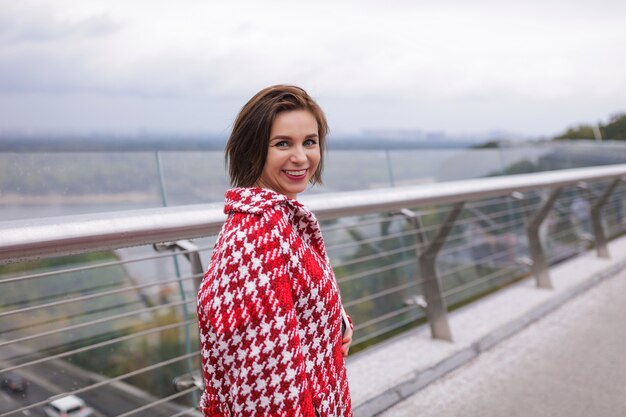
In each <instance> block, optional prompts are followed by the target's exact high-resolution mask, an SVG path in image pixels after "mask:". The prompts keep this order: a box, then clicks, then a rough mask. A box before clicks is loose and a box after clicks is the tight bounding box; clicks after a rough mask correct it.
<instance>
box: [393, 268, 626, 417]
mask: <svg viewBox="0 0 626 417" xmlns="http://www.w3.org/2000/svg"><path fill="white" fill-rule="evenodd" d="M625 299H626V273H625V272H622V273H620V274H619V275H617V276H615V277H613V278H610V279H608V280H606V281H604V282H602V283H601V284H599V285H597V286H596V287H594V288H593V289H591V290H590V291H588V292H586V293H584V294H581V295H578V296H577V297H576V298H574V299H573V300H571V301H569V302H568V303H566V304H565V305H563V306H562V307H560V308H559V309H558V310H556V311H555V312H553V313H551V314H549V315H548V316H546V317H544V318H542V319H540V320H538V321H537V322H535V323H533V324H531V325H530V326H529V327H527V328H525V329H524V330H522V331H521V332H519V333H517V334H516V335H514V336H512V337H511V338H509V339H507V340H506V341H504V342H502V343H500V344H498V345H497V346H496V347H494V348H492V349H491V350H489V351H487V352H485V353H483V354H482V355H480V356H478V357H477V358H475V359H473V360H471V361H470V362H469V363H467V364H466V365H464V366H462V367H460V368H458V369H456V370H454V371H453V372H451V373H449V374H448V375H446V376H444V377H443V378H441V379H439V380H438V381H436V382H434V383H433V384H431V385H429V386H428V387H426V388H425V389H423V390H421V391H419V392H417V393H416V394H414V395H413V396H411V397H410V398H409V399H407V400H405V401H403V402H401V403H399V404H398V405H396V406H394V407H393V408H391V409H390V410H388V411H387V412H385V413H384V414H382V416H385V417H416V416H419V417H429V416H437V417H447V416H449V417H453V416H454V417H457V416H468V417H472V416H480V417H490V416H493V417H502V416H512V417H514V416H519V417H544V416H545V417H548V416H568V417H596V416H597V417H612V416H616V417H617V416H620V417H622V416H625V415H626V303H625V302H624V300H625Z"/></svg>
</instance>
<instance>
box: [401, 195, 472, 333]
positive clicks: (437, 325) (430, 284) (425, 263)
mask: <svg viewBox="0 0 626 417" xmlns="http://www.w3.org/2000/svg"><path fill="white" fill-rule="evenodd" d="M464 205H465V202H461V203H456V204H455V205H454V206H453V207H452V209H451V210H450V212H449V213H448V215H447V216H446V218H445V219H444V220H443V222H442V223H441V226H440V227H439V230H438V231H437V234H436V235H435V236H434V237H433V239H432V241H431V242H430V243H429V245H428V246H427V247H426V249H424V250H423V251H420V248H419V245H418V248H417V249H416V253H417V256H418V259H419V266H420V271H421V274H422V283H423V284H422V288H423V292H424V298H425V301H426V303H425V310H426V317H427V318H428V324H429V326H430V331H431V335H432V337H433V338H434V339H442V340H447V341H450V342H452V341H453V339H452V332H451V331H450V325H449V324H448V307H447V306H446V301H445V299H444V297H443V292H442V290H441V283H440V282H439V277H438V275H437V266H436V261H437V255H438V254H439V251H440V250H441V248H442V247H443V245H444V243H445V242H446V238H447V237H448V234H449V233H450V231H451V230H452V227H454V223H455V222H456V219H457V218H458V217H459V215H460V214H461V211H462V210H463V206H464ZM409 212H410V210H406V209H403V210H402V211H401V213H402V214H404V215H405V216H407V217H408V218H409V219H410V221H411V222H412V224H413V225H414V228H415V233H416V237H417V239H418V241H419V242H420V243H423V242H424V236H423V232H422V228H421V224H420V222H419V219H417V218H416V216H415V215H414V213H413V215H409ZM411 213H412V212H411ZM420 252H421V253H420Z"/></svg>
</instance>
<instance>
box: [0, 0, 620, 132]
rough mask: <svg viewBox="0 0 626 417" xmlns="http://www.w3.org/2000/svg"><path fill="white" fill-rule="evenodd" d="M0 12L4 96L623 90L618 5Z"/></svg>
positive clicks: (530, 96)
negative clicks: (272, 89) (292, 87)
mask: <svg viewBox="0 0 626 417" xmlns="http://www.w3.org/2000/svg"><path fill="white" fill-rule="evenodd" d="M0 2H2V8H1V9H0V45H1V46H2V52H1V53H0V94H2V91H4V92H5V94H6V93H8V92H11V94H15V93H16V92H20V91H21V92H28V93H30V94H50V93H63V94H66V93H77V94H78V93H80V94H84V93H88V94H94V93H95V94H104V95H121V96H137V97H160V98H163V99H166V98H167V97H176V100H177V103H180V102H181V100H183V101H184V98H185V97H189V100H191V101H193V102H194V103H197V102H198V99H199V98H200V99H201V98H203V97H204V98H211V97H213V98H215V97H233V96H235V97H248V96H250V95H251V94H253V93H254V92H255V91H256V90H258V89H259V88H262V87H263V86H266V85H269V84H274V83H279V82H289V83H295V84H301V85H303V86H305V87H306V88H307V89H309V90H310V91H311V92H312V93H313V94H314V95H315V96H317V97H320V98H324V99H326V100H328V101H332V100H335V99H337V100H351V99H359V98H362V99H368V98H372V97H378V98H385V99H388V100H391V101H394V102H396V103H401V102H402V103H408V104H409V107H411V106H413V107H415V106H418V107H420V108H422V106H424V107H426V109H424V110H421V111H424V112H426V113H427V114H431V116H432V117H433V118H434V119H440V117H439V116H438V115H434V113H432V112H431V113H428V112H429V110H428V108H429V107H431V108H441V109H445V108H448V109H458V108H465V106H471V105H475V106H478V108H486V107H484V106H487V105H488V106H490V107H489V108H490V109H491V108H493V109H494V110H495V111H497V109H498V107H499V106H498V103H502V104H504V103H515V102H519V103H520V104H519V106H521V107H524V108H526V107H527V104H526V103H543V104H545V105H558V103H559V102H560V101H561V102H565V101H568V100H570V101H571V100H584V97H587V98H592V99H594V100H596V99H597V100H605V102H606V103H611V105H613V103H619V102H620V100H622V101H623V99H624V96H623V95H624V92H625V91H626V71H625V70H624V69H625V67H626V55H625V54H623V53H621V50H622V49H623V47H624V45H625V44H626V25H625V23H626V5H625V4H626V3H623V2H617V1H597V2H594V4H593V5H590V4H589V3H588V2H582V1H568V2H566V1H552V2H540V1H538V0H531V1H527V2H502V1H500V2H495V1H486V0H485V1H480V0H479V1H475V2H471V3H468V2H461V1H452V0H449V1H445V0H444V1H438V2H435V1H430V2H412V1H396V2H386V3H381V2H375V1H346V2H330V1H319V2H315V3H301V2H283V1H277V0H274V1H265V2H252V1H239V2H220V3H218V2H207V1H204V0H202V1H201V0H186V1H180V2H171V1H157V0H152V1H139V0H135V1H122V0H106V1H105V0H103V1H100V0H85V1H79V2H75V1H70V0H55V1H52V0H50V1H36V2H35V1H30V2H28V1H23V2H19V3H18V2H9V1H2V0H0ZM545 3H548V4H545ZM191 101H190V103H191ZM411 103H413V104H411ZM429 103H430V104H429ZM446 103H447V107H446ZM521 103H525V104H521ZM570 104H571V103H570ZM190 105H191V104H190ZM372 106H373V105H372ZM374 107H375V106H373V107H372V109H373V108H374ZM500 107H502V108H506V107H507V105H502V106H500ZM513 107H515V105H513ZM579 108H586V105H585V104H584V103H582V102H581V103H580V106H579ZM616 110H617V109H616ZM570 114H572V117H574V115H573V113H570ZM601 115H602V114H601V113H600V114H598V115H597V116H596V117H599V116H601ZM576 116H578V114H576ZM407 117H409V116H407ZM348 118H349V119H354V117H353V116H350V117H347V116H346V119H348ZM441 119H443V117H441ZM475 119H476V118H475ZM475 119H474V120H475ZM503 119H506V117H504V118H503ZM389 120H390V121H389V123H392V122H391V120H392V119H391V118H390V119H389ZM393 120H394V121H393V123H395V124H398V123H399V122H398V121H397V120H395V119H393ZM414 120H415V119H414V118H413V119H410V120H406V121H405V120H404V119H403V120H402V121H401V122H402V124H411V123H415V121H414ZM382 122H384V120H383V121H382ZM354 123H355V124H358V125H359V126H366V125H367V124H368V123H371V120H369V119H368V120H365V119H358V120H354ZM466 125H468V126H469V124H468V123H466ZM416 127H417V126H416ZM473 127H474V126H472V128H473ZM499 127H507V126H499ZM512 128H513V129H517V128H518V127H517V126H513V127H512ZM439 129H449V127H448V126H445V125H440V126H439Z"/></svg>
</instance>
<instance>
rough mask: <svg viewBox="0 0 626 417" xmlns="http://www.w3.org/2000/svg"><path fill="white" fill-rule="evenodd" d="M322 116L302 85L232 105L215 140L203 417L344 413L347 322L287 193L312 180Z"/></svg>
mask: <svg viewBox="0 0 626 417" xmlns="http://www.w3.org/2000/svg"><path fill="white" fill-rule="evenodd" d="M327 131H328V127H327V124H326V118H325V116H324V113H323V112H322V110H321V109H320V107H319V106H318V105H317V103H315V101H313V99H311V97H309V95H308V94H307V93H306V92H305V91H304V90H302V89H301V88H298V87H294V86H285V85H278V86H274V87H269V88H266V89H264V90H262V91H261V92H259V93H258V94H257V95H255V96H254V97H253V98H252V99H251V100H250V101H249V102H248V103H247V104H246V105H245V106H244V107H243V109H242V110H241V112H240V113H239V116H238V117H237V120H236V121H235V125H234V127H233V132H232V134H231V136H230V138H229V140H228V144H227V146H226V158H227V162H228V164H229V173H230V179H231V183H232V184H233V185H234V186H235V188H233V189H231V190H229V191H228V192H227V193H226V205H225V208H224V211H225V213H226V214H227V215H228V218H227V219H226V222H225V223H224V226H223V228H222V231H221V232H220V234H219V236H218V239H217V242H216V244H215V249H214V251H213V255H212V258H211V262H210V264H209V268H208V271H207V273H206V274H205V276H204V280H203V282H202V285H201V286H200V291H199V294H198V322H199V326H200V341H201V350H202V369H203V374H204V380H205V390H204V393H203V395H202V399H201V401H200V409H201V411H202V412H203V413H204V415H205V416H207V417H208V416H213V417H221V416H241V417H243V416H295V417H301V416H302V417H305V416H306V417H317V416H324V417H327V416H328V417H330V416H337V417H349V416H351V415H352V411H351V403H350V393H349V390H348V380H347V377H346V368H345V361H344V358H345V356H347V354H348V349H349V347H350V344H351V343H352V324H351V321H350V319H349V318H348V316H347V315H346V313H345V311H344V309H343V307H342V305H341V299H340V296H339V287H338V285H337V282H336V280H335V276H334V274H333V270H332V268H331V266H330V262H329V259H328V256H327V254H326V249H325V247H324V241H323V238H322V234H321V232H320V228H319V224H318V222H317V220H316V218H315V216H314V215H313V213H312V212H310V211H309V210H307V209H306V208H305V207H304V206H303V205H302V204H301V203H299V202H298V201H297V200H296V197H297V195H298V194H299V193H300V192H302V191H304V190H305V189H306V187H307V186H308V184H310V183H313V182H320V181H321V172H322V162H323V150H324V140H325V138H326V133H327Z"/></svg>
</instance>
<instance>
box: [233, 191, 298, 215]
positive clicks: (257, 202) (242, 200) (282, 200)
mask: <svg viewBox="0 0 626 417" xmlns="http://www.w3.org/2000/svg"><path fill="white" fill-rule="evenodd" d="M280 205H290V206H292V207H293V208H295V209H296V211H300V210H305V211H308V210H306V209H305V208H304V206H303V205H302V203H300V202H298V201H296V200H292V199H291V198H289V197H287V196H286V195H284V194H280V193H277V192H276V191H273V190H268V189H266V188H254V187H253V188H243V187H241V188H232V189H230V190H228V191H227V192H226V203H225V204H224V213H226V214H228V213H233V212H239V213H249V214H261V213H263V212H265V211H267V210H269V209H272V208H274V207H277V206H280Z"/></svg>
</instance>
